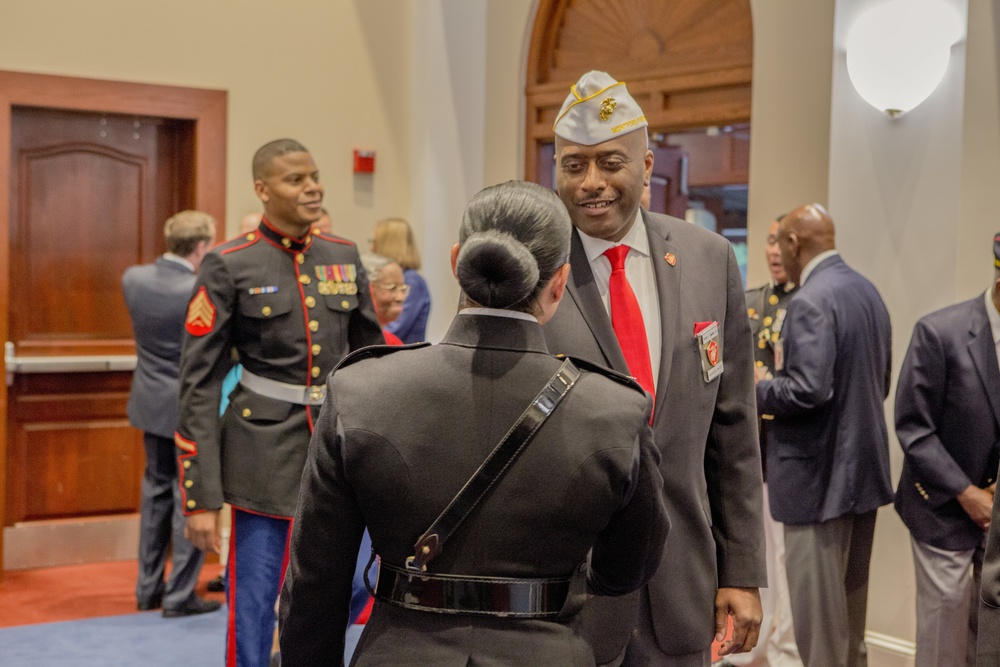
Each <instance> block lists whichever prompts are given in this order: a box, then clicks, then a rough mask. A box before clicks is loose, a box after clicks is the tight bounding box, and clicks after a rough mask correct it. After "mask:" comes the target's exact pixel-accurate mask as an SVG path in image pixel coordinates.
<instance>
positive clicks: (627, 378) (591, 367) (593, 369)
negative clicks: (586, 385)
mask: <svg viewBox="0 0 1000 667" xmlns="http://www.w3.org/2000/svg"><path fill="white" fill-rule="evenodd" d="M556 358H557V359H569V360H570V361H572V362H573V365H574V366H576V367H577V368H579V369H580V370H583V371H588V372H590V373H597V374H599V375H603V376H604V377H606V378H610V379H612V380H614V381H615V382H617V383H618V384H622V385H625V386H626V387H629V388H631V389H635V390H636V391H637V392H639V393H640V394H643V395H645V393H646V391H645V390H644V389H643V388H642V385H640V384H639V383H638V382H637V381H636V379H635V378H634V377H632V376H631V375H625V374H624V373H619V372H618V371H616V370H612V369H610V368H608V367H607V366H601V365H600V364H595V363H594V362H592V361H587V360H586V359H580V358H578V357H571V356H569V355H567V354H557V355H556Z"/></svg>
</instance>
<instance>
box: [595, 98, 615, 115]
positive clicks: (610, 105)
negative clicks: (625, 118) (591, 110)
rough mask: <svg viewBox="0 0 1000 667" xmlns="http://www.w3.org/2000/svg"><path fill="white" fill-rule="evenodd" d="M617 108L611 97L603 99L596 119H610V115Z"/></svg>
mask: <svg viewBox="0 0 1000 667" xmlns="http://www.w3.org/2000/svg"><path fill="white" fill-rule="evenodd" d="M617 107H618V102H616V101H615V98H613V97H608V98H605V99H604V101H603V102H601V112H600V113H599V114H597V117H598V118H600V119H601V120H607V119H609V118H611V114H613V113H614V112H615V109H616V108H617Z"/></svg>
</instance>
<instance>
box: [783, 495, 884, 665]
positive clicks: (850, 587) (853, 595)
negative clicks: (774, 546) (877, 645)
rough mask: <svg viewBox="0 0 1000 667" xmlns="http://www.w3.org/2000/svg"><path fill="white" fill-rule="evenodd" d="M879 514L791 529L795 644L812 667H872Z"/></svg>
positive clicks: (788, 536) (788, 535)
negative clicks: (872, 567) (868, 627)
mask: <svg viewBox="0 0 1000 667" xmlns="http://www.w3.org/2000/svg"><path fill="white" fill-rule="evenodd" d="M874 537H875V512H874V511H872V512H866V513H865V514H848V515H846V516H842V517H837V518H836V519H831V520H830V521H826V522H824V523H816V524H807V525H804V526H789V525H787V524H786V525H785V556H786V565H787V568H788V589H789V594H790V597H791V602H792V617H793V618H794V619H795V643H796V644H798V646H799V654H800V655H801V656H802V662H803V663H804V664H806V665H807V666H808V667H866V666H867V665H868V652H867V649H866V647H865V621H866V617H867V613H868V565H869V563H870V562H871V555H872V540H873V539H874Z"/></svg>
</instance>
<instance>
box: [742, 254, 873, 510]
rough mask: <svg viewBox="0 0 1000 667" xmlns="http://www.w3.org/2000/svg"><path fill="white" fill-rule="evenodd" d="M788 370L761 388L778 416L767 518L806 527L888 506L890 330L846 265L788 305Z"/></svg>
mask: <svg viewBox="0 0 1000 667" xmlns="http://www.w3.org/2000/svg"><path fill="white" fill-rule="evenodd" d="M782 338H783V339H784V357H785V358H784V362H785V363H784V368H782V370H780V371H778V373H777V375H776V376H775V377H774V379H772V380H766V381H762V382H760V383H759V384H758V385H757V409H758V410H759V411H760V412H761V413H764V414H772V415H774V429H773V434H772V438H771V440H770V441H769V442H768V452H767V470H768V481H769V485H768V486H769V497H770V504H771V514H772V516H774V518H775V519H776V520H777V521H780V522H782V523H787V524H791V525H804V524H811V523H821V522H823V521H829V520H830V519H835V518H837V517H840V516H845V515H847V514H864V513H866V512H870V511H872V510H875V509H877V508H878V507H879V506H881V505H886V504H888V503H889V502H891V501H892V483H891V481H890V478H889V443H888V440H889V438H888V433H887V430H886V425H885V413H884V410H883V406H882V404H883V402H884V401H885V399H886V397H887V396H888V394H889V376H890V373H891V367H890V364H891V350H892V331H891V328H890V325H889V312H888V311H887V310H886V307H885V303H883V301H882V297H881V296H879V293H878V290H877V289H875V286H874V285H872V283H871V282H870V281H868V280H867V279H866V278H865V277H864V276H862V275H861V274H859V273H858V272H857V271H854V270H853V269H851V268H850V267H849V266H847V264H845V263H844V261H843V260H842V259H841V258H840V256H839V255H838V256H833V257H829V258H827V259H825V260H823V261H822V262H820V263H819V265H817V266H816V268H815V269H814V270H813V272H812V274H811V275H810V276H809V279H808V281H806V283H805V284H804V285H803V286H802V287H800V288H799V290H798V292H797V293H796V294H795V296H793V297H792V299H791V301H790V302H789V304H788V313H787V315H786V316H785V324H784V327H783V328H782Z"/></svg>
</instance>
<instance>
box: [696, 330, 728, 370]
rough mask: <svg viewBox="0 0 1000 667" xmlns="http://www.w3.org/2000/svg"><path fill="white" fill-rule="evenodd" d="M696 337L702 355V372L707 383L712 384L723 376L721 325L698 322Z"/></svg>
mask: <svg viewBox="0 0 1000 667" xmlns="http://www.w3.org/2000/svg"><path fill="white" fill-rule="evenodd" d="M694 337H695V338H696V339H697V340H698V349H699V351H700V353H701V370H702V372H703V374H704V377H705V382H706V383H708V382H711V381H712V380H713V379H715V378H716V377H718V376H719V375H721V374H722V346H720V345H719V323H718V322H698V323H696V324H695V325H694Z"/></svg>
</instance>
